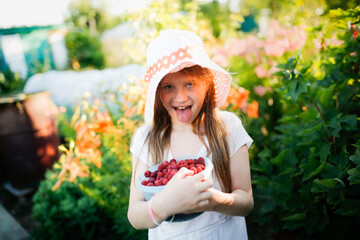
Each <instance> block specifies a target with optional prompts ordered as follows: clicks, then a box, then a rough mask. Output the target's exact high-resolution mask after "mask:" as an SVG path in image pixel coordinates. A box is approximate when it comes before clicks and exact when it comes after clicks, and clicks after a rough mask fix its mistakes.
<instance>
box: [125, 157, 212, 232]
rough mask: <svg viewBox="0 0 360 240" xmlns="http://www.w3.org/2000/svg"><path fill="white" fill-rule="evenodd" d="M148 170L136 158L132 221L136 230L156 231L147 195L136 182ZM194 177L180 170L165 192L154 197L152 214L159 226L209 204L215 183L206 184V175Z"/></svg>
mask: <svg viewBox="0 0 360 240" xmlns="http://www.w3.org/2000/svg"><path fill="white" fill-rule="evenodd" d="M135 169H136V170H135ZM146 170H147V166H146V164H145V163H144V162H142V161H140V160H139V159H138V158H136V157H133V174H132V179H131V186H130V199H129V208H128V219H129V221H130V223H131V225H132V226H133V227H134V228H136V229H143V228H154V227H156V224H155V223H154V222H153V220H152V219H151V217H150V214H149V212H148V206H149V205H148V202H146V200H145V197H144V194H143V193H142V192H141V191H140V190H139V189H138V188H137V187H136V184H135V180H136V179H138V178H139V176H140V174H143V173H144V172H145V171H146ZM191 174H192V171H190V170H188V169H186V168H182V169H180V170H179V172H178V173H177V174H175V175H174V176H173V177H172V179H171V180H170V181H169V183H168V184H167V185H166V187H165V188H164V190H163V191H161V192H160V193H158V194H156V195H154V196H153V200H152V210H153V213H154V217H155V220H156V221H157V222H158V223H161V222H162V221H164V220H165V219H167V218H168V217H169V216H172V215H173V214H176V213H184V212H188V211H191V210H193V209H196V208H202V207H204V206H205V205H208V204H209V200H210V198H211V197H212V193H211V192H210V191H207V189H209V188H210V187H212V182H211V181H203V182H202V181H201V180H202V179H203V178H204V175H203V174H202V173H199V174H196V175H194V176H190V175H191Z"/></svg>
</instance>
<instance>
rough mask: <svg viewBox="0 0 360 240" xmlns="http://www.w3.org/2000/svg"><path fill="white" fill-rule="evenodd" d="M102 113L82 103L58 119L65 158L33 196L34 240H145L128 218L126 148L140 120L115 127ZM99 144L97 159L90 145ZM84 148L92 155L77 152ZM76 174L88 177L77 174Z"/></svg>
mask: <svg viewBox="0 0 360 240" xmlns="http://www.w3.org/2000/svg"><path fill="white" fill-rule="evenodd" d="M124 109H125V108H124ZM102 111H104V109H102ZM100 112H101V111H100V109H99V107H98V105H97V104H92V103H89V102H87V101H83V102H82V103H81V104H80V105H79V106H78V107H77V108H75V110H74V112H73V117H72V119H68V118H66V115H65V116H63V117H61V118H60V120H61V124H60V126H62V127H61V128H60V130H61V131H63V132H61V134H64V133H65V134H66V136H65V139H66V140H67V141H69V142H67V143H66V144H65V145H66V146H68V149H69V150H67V149H66V148H65V147H64V146H62V147H61V149H62V150H64V151H65V152H66V154H65V153H64V154H63V155H62V157H61V158H60V159H59V162H57V163H56V164H55V165H54V167H53V169H52V170H51V171H48V172H47V173H46V177H45V180H43V181H42V182H41V183H40V186H39V189H38V190H37V192H36V194H35V195H34V198H33V203H34V207H33V213H32V217H33V218H34V219H35V220H36V221H37V222H38V223H39V227H38V228H37V229H36V230H35V231H34V232H33V236H34V237H35V238H36V239H54V240H58V239H59V240H60V239H146V237H147V232H146V231H137V230H135V229H134V228H133V227H132V226H131V225H130V223H129V221H128V219H127V208H128V199H129V192H130V179H131V157H130V153H129V143H130V139H131V136H132V134H133V132H134V131H135V129H136V126H137V125H138V124H139V123H138V120H137V119H140V117H139V116H135V117H133V119H130V118H129V119H126V118H123V117H122V116H120V117H119V120H118V121H117V122H116V124H113V120H111V119H106V118H104V116H108V115H106V114H100V115H99V113H100ZM94 119H96V121H93V120H94ZM83 120H85V121H83ZM95 128H97V129H98V131H94V129H95ZM74 129H75V130H74ZM84 130H85V133H84ZM74 131H75V133H74ZM86 131H88V132H89V133H90V135H86ZM74 135H75V136H74ZM80 136H85V137H84V138H81V137H80ZM89 136H92V137H94V138H92V137H90V138H89ZM96 136H100V138H97V137H96ZM71 138H72V139H71ZM98 140H101V145H100V146H99V148H98V150H99V152H101V156H98V155H96V150H97V149H95V147H93V145H92V144H93V143H94V142H96V141H98ZM86 145H89V147H88V148H87V149H90V148H92V149H93V150H95V151H94V152H92V153H91V154H88V155H85V157H84V156H82V157H81V155H80V153H79V152H81V151H84V150H82V148H83V149H84V146H86ZM87 149H85V151H84V152H86V150H87ZM79 159H80V160H79ZM92 159H98V160H99V161H98V160H96V161H94V160H92ZM99 162H100V165H97V164H99ZM79 169H82V170H83V173H86V175H80V174H79V172H78V170H79ZM64 173H65V174H64ZM73 177H75V178H73ZM58 183H60V185H57V184H58Z"/></svg>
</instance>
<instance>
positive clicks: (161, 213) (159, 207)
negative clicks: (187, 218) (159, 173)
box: [151, 194, 172, 223]
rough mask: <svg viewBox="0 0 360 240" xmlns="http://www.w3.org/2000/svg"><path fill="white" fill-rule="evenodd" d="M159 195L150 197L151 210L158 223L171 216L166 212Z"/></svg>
mask: <svg viewBox="0 0 360 240" xmlns="http://www.w3.org/2000/svg"><path fill="white" fill-rule="evenodd" d="M159 195H160V194H157V195H156V196H153V197H152V202H151V205H152V209H153V212H154V213H155V215H156V217H155V218H156V220H157V221H158V223H161V222H163V221H164V220H165V219H167V218H168V217H169V216H171V215H172V214H169V213H168V212H167V210H166V204H164V203H163V202H162V201H161V197H160V196H159Z"/></svg>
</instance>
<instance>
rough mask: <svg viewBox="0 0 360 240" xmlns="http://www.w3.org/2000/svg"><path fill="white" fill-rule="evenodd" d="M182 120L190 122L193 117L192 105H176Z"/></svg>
mask: <svg viewBox="0 0 360 240" xmlns="http://www.w3.org/2000/svg"><path fill="white" fill-rule="evenodd" d="M174 108H175V111H176V116H177V118H178V120H179V121H180V122H188V121H189V120H190V117H191V106H181V107H174Z"/></svg>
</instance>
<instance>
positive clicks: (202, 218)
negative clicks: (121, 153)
mask: <svg viewBox="0 0 360 240" xmlns="http://www.w3.org/2000/svg"><path fill="white" fill-rule="evenodd" d="M219 117H220V118H221V119H222V120H223V122H224V125H225V128H226V131H227V133H228V136H227V140H228V145H229V150H230V156H232V155H233V154H234V153H235V152H236V151H237V150H239V149H240V147H242V146H243V145H244V144H246V146H247V147H248V148H249V147H250V145H251V144H252V142H253V140H252V139H251V138H250V136H249V135H248V134H247V132H246V131H245V129H244V127H243V125H242V123H241V120H240V119H239V118H238V117H237V116H236V115H235V114H233V113H231V112H226V111H219ZM150 128H151V126H150V125H144V126H142V127H140V128H139V129H138V130H137V131H136V133H135V134H134V137H133V142H132V144H131V148H130V151H131V153H132V154H134V155H135V156H137V157H138V158H139V159H140V160H141V161H143V162H145V163H148V164H149V165H150V167H151V166H152V159H151V155H150V154H148V146H147V144H145V145H144V141H145V139H146V136H147V135H148V133H149V131H150ZM205 142H206V143H208V141H207V139H205ZM165 155H166V154H165ZM199 155H200V156H206V155H207V154H206V147H205V145H204V146H203V147H202V148H201V150H200V152H199ZM148 158H149V159H148ZM172 158H173V156H172V155H171V152H170V151H169V153H168V154H167V156H165V157H164V161H165V160H170V159H172ZM209 158H210V159H212V154H210V156H209ZM213 182H214V185H213V187H214V188H215V189H218V190H221V188H220V184H219V182H218V180H217V178H216V176H215V172H214V171H213ZM162 239H171V240H173V239H174V240H175V239H179V240H180V239H184V240H185V239H186V240H187V239H192V240H197V239H209V240H212V239H213V240H216V239H222V240H227V239H241V240H243V239H248V237H247V230H246V223H245V218H244V217H241V216H227V215H224V214H221V213H218V212H204V213H203V214H201V215H199V216H198V217H196V218H193V219H191V220H188V221H184V222H172V223H170V222H166V221H164V222H162V223H161V224H160V226H158V227H156V228H153V229H149V240H162Z"/></svg>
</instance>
